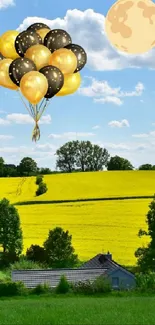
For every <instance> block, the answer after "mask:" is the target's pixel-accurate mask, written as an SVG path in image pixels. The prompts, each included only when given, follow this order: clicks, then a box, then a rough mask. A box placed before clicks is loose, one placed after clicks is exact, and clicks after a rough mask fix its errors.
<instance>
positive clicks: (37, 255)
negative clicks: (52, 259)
mask: <svg viewBox="0 0 155 325" xmlns="http://www.w3.org/2000/svg"><path fill="white" fill-rule="evenodd" d="M26 258H27V259H28V260H29V261H33V262H37V263H45V262H46V252H45V249H44V248H43V247H41V246H39V245H31V246H30V248H28V249H27V252H26Z"/></svg>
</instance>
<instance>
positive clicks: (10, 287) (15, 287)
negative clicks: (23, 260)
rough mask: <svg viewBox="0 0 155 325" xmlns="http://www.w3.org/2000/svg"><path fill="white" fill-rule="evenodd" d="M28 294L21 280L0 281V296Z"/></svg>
mask: <svg viewBox="0 0 155 325" xmlns="http://www.w3.org/2000/svg"><path fill="white" fill-rule="evenodd" d="M26 294H28V289H27V288H26V287H25V286H24V283H22V282H11V281H8V282H0V297H12V296H22V295H26Z"/></svg>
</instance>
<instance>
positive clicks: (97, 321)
mask: <svg viewBox="0 0 155 325" xmlns="http://www.w3.org/2000/svg"><path fill="white" fill-rule="evenodd" d="M154 299H155V298H154V297H117V298H116V297H103V298H94V297H67V298H66V297H57V298H51V297H46V298H45V297H39V298H38V297H37V298H33V299H32V298H24V299H20V298H18V299H12V300H8V299H7V300H3V301H2V300H1V301H0V325H10V324H11V325H18V324H20V325H64V324H65V325H79V324H83V325H89V324H90V325H104V324H106V325H112V324H113V325H124V324H125V325H131V324H134V325H146V324H149V325H154V323H155V321H154V320H155V316H154V315H155V311H154V301H155V300H154Z"/></svg>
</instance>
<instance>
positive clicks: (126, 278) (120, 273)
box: [82, 252, 135, 289]
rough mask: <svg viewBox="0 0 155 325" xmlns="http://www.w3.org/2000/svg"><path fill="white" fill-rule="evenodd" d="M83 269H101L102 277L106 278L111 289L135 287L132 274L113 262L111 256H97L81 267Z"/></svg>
mask: <svg viewBox="0 0 155 325" xmlns="http://www.w3.org/2000/svg"><path fill="white" fill-rule="evenodd" d="M82 268H83V269H93V268H103V269H104V270H105V273H104V275H106V276H108V278H109V280H110V282H111V285H112V288H113V289H115V288H116V289H117V288H120V287H123V288H132V287H134V286H135V276H134V274H133V273H131V272H129V271H127V270H126V269H125V268H123V267H122V266H121V265H119V264H118V263H116V262H115V261H113V259H112V254H110V253H109V252H108V253H107V254H98V255H96V256H95V257H93V258H92V259H91V260H89V261H88V262H86V263H84V264H83V265H82Z"/></svg>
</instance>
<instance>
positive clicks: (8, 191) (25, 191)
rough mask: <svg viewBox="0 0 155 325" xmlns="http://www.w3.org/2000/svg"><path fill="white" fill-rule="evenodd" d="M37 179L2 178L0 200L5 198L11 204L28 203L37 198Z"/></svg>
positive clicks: (0, 180) (0, 179)
mask: <svg viewBox="0 0 155 325" xmlns="http://www.w3.org/2000/svg"><path fill="white" fill-rule="evenodd" d="M36 189H37V186H36V185H35V177H14V178H10V177H7V178H0V200H1V199H3V198H4V197H5V198H7V199H8V200H9V201H10V202H11V203H14V202H20V201H28V200H31V199H32V198H34V197H35V191H36Z"/></svg>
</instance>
